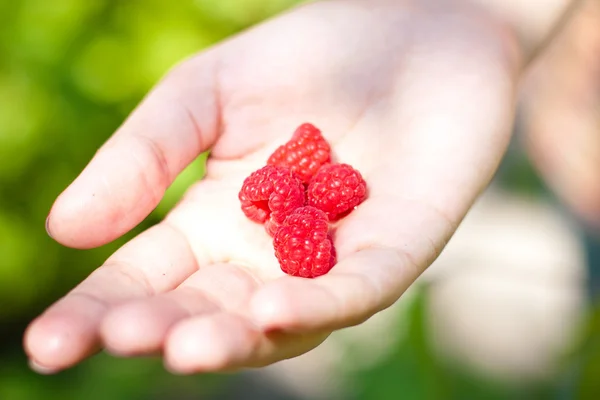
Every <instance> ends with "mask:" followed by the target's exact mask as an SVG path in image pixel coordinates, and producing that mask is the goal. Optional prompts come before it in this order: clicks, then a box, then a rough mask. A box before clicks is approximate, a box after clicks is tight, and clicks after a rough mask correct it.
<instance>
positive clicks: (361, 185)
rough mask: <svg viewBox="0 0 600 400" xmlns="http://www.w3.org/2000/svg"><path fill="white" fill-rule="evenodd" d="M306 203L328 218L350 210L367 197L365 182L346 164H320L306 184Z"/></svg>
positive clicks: (331, 218)
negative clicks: (322, 212)
mask: <svg viewBox="0 0 600 400" xmlns="http://www.w3.org/2000/svg"><path fill="white" fill-rule="evenodd" d="M307 195H308V205H309V206H312V207H316V208H318V209H319V210H322V211H324V212H325V213H326V214H327V217H329V219H330V220H335V219H337V218H339V217H340V216H342V215H343V214H344V213H347V212H350V211H351V210H352V209H353V208H354V207H356V206H357V205H359V204H360V203H362V202H363V200H364V199H365V198H366V197H367V183H366V182H365V180H364V179H363V177H362V175H361V174H360V172H358V171H357V170H355V169H354V168H352V167H351V166H350V165H348V164H327V165H324V166H322V167H321V168H320V169H319V171H318V172H317V174H316V175H315V176H314V177H313V179H312V180H311V181H310V184H309V185H308V193H307Z"/></svg>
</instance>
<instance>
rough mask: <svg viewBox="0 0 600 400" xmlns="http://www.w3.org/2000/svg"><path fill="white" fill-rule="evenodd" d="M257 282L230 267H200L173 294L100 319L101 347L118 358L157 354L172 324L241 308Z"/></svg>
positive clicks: (132, 304) (128, 306)
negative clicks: (119, 356) (120, 356)
mask: <svg viewBox="0 0 600 400" xmlns="http://www.w3.org/2000/svg"><path fill="white" fill-rule="evenodd" d="M257 285H258V282H257V281H256V279H255V278H253V277H252V276H251V275H250V274H249V273H248V272H246V271H244V270H243V269H242V268H240V267H238V266H235V265H231V264H214V265H209V266H206V267H204V266H203V267H202V269H200V270H199V271H198V272H196V273H194V274H193V275H192V276H190V277H189V278H188V279H187V280H186V281H185V282H183V283H182V284H181V285H180V286H179V287H178V288H177V289H176V290H174V291H172V292H168V293H164V294H161V295H157V296H154V297H152V298H144V299H140V300H137V301H132V302H129V303H126V304H124V305H121V306H118V307H115V308H114V309H113V310H112V311H110V312H109V313H108V314H107V315H106V317H105V318H104V320H103V322H102V326H101V329H100V331H101V337H102V340H103V343H104V346H105V347H106V348H107V349H108V350H109V351H110V352H112V353H114V354H118V355H122V356H132V355H142V354H152V353H155V352H158V351H159V350H160V349H161V348H162V345H163V342H164V340H165V337H166V335H167V333H168V331H169V329H170V328H171V327H173V326H174V325H175V324H176V323H178V322H180V321H182V320H184V319H187V318H190V317H197V316H200V315H208V314H212V313H215V312H217V311H219V310H232V309H238V308H241V307H242V306H243V305H244V304H246V303H247V302H248V299H249V298H250V295H251V294H252V293H253V292H254V290H255V289H256V287H257Z"/></svg>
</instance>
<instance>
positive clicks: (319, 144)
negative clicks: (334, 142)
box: [267, 123, 331, 183]
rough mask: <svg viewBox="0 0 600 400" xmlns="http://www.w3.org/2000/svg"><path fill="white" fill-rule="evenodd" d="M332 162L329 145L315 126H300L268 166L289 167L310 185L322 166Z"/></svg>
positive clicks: (306, 124)
mask: <svg viewBox="0 0 600 400" xmlns="http://www.w3.org/2000/svg"><path fill="white" fill-rule="evenodd" d="M330 161H331V148H330V147H329V143H327V140H325V138H324V137H323V135H322V134H321V131H320V130H319V129H317V128H316V127H315V126H314V125H312V124H309V123H305V124H302V125H300V126H299V127H298V128H297V129H296V131H295V132H294V135H293V136H292V139H290V141H288V142H287V143H286V144H284V145H282V146H279V148H278V149H277V150H275V152H274V153H273V154H271V156H270V157H269V160H268V161H267V164H269V165H279V166H283V167H289V168H291V169H292V171H294V172H295V173H296V174H298V176H299V177H300V179H302V182H304V183H308V182H309V181H310V178H312V177H313V176H314V175H315V173H316V172H317V171H318V170H319V168H320V167H321V165H323V164H326V163H328V162H330Z"/></svg>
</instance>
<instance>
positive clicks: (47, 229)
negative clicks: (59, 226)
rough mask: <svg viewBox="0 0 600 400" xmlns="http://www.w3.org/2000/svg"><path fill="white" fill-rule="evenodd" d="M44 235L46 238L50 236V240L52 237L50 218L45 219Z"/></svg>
mask: <svg viewBox="0 0 600 400" xmlns="http://www.w3.org/2000/svg"><path fill="white" fill-rule="evenodd" d="M46 233H47V234H48V236H50V237H51V238H53V237H52V233H50V216H48V217H47V218H46ZM53 239H54V238H53Z"/></svg>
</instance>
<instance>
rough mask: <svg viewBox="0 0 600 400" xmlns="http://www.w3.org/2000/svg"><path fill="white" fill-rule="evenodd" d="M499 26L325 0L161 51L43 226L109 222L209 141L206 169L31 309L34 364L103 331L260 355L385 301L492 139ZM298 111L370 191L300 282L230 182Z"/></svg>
mask: <svg viewBox="0 0 600 400" xmlns="http://www.w3.org/2000/svg"><path fill="white" fill-rule="evenodd" d="M423 4H426V2H423ZM502 29H503V28H500V25H498V24H496V23H495V21H494V20H492V19H491V18H488V17H487V16H486V15H484V14H482V13H480V12H479V11H475V10H471V9H468V8H464V9H458V8H455V9H451V10H449V9H445V8H444V7H437V8H435V7H434V8H431V7H429V8H428V7H426V6H425V5H423V6H417V5H415V4H411V3H409V2H406V3H403V2H392V1H390V2H388V1H380V2H379V3H376V2H368V3H367V2H360V1H325V2H318V3H312V4H310V5H306V6H303V7H301V8H298V9H296V10H294V11H293V12H291V13H288V14H286V15H284V16H282V17H280V18H278V19H274V20H272V21H269V22H267V23H265V24H263V25H261V26H259V27H257V28H255V29H253V30H251V31H249V32H246V33H244V34H242V35H240V36H238V37H236V38H233V39H232V40H230V41H227V42H225V43H223V44H220V45H218V46H217V47H215V48H212V49H209V50H208V51H206V52H204V53H202V54H200V55H198V56H196V57H194V58H192V59H190V60H188V61H186V62H184V63H183V64H181V65H180V66H178V67H176V68H175V69H174V70H173V71H172V72H171V73H170V74H169V75H168V76H167V77H166V78H165V79H164V80H163V81H162V82H160V83H159V84H158V85H157V87H156V88H155V89H154V90H153V91H152V93H150V95H149V96H148V97H147V98H146V99H145V100H144V101H143V102H142V104H141V105H140V106H139V107H138V108H137V109H136V111H134V113H133V114H132V115H131V117H130V118H129V119H128V120H127V121H126V122H125V124H124V125H123V126H122V127H121V128H120V129H119V130H118V132H117V133H116V134H115V135H114V136H113V137H112V138H111V139H110V140H109V141H108V142H107V143H106V144H105V145H104V146H103V148H102V149H101V150H100V151H99V152H98V153H97V154H96V156H95V157H94V158H93V160H92V161H91V163H90V164H89V165H88V166H87V168H86V169H85V170H84V171H83V173H82V174H81V175H80V176H79V177H78V178H77V179H76V180H75V181H74V182H73V184H72V185H71V186H70V187H69V188H67V189H66V191H65V192H64V193H63V194H62V195H61V196H60V197H59V198H58V199H57V201H56V203H55V204H54V206H53V208H52V211H51V213H50V216H49V220H48V228H49V232H50V233H51V235H52V236H53V237H54V238H55V239H56V240H57V241H59V242H60V243H62V244H64V245H67V246H72V247H78V248H91V247H94V246H98V245H102V244H104V243H107V242H109V241H111V240H113V239H115V238H117V237H119V236H120V235H122V234H123V233H125V232H127V231H128V230H129V229H131V228H132V227H133V226H135V225H136V224H137V223H139V222H140V221H141V220H142V219H143V218H144V217H145V216H147V215H148V214H149V213H150V212H151V210H152V209H153V208H154V207H155V206H156V205H157V203H158V202H159V201H160V199H161V196H162V195H163V193H164V191H165V189H166V188H167V187H168V185H169V184H170V183H171V182H172V181H173V179H174V178H175V177H176V176H177V174H178V173H179V172H180V171H181V170H182V169H183V168H184V167H185V166H186V165H187V164H188V163H189V162H191V161H192V160H193V159H194V158H195V157H196V156H197V155H198V154H199V153H201V152H203V151H205V150H207V149H209V148H210V149H212V150H211V157H210V159H209V161H208V165H207V175H206V178H205V179H203V180H202V181H200V182H198V183H197V184H195V186H193V187H192V188H191V189H190V190H189V192H188V193H187V195H186V196H185V198H184V199H182V201H181V202H180V204H179V205H178V206H177V207H176V208H175V209H174V210H173V211H172V212H171V213H170V214H169V215H168V216H167V217H166V219H165V220H164V221H163V222H161V223H160V224H158V225H157V226H154V227H152V228H151V229H149V230H148V231H146V232H144V233H142V234H141V235H140V236H138V237H136V238H135V239H133V240H132V241H131V242H129V243H128V244H126V245H125V246H124V247H123V248H121V249H120V250H119V251H117V252H116V253H115V254H114V255H113V256H112V257H110V258H109V259H108V260H107V261H106V263H105V264H104V265H103V266H101V267H100V268H98V269H97V270H96V271H95V272H93V273H92V274H91V275H90V276H89V277H88V278H87V279H86V280H85V281H83V282H82V283H81V284H80V285H79V286H78V287H77V288H75V289H74V290H73V291H71V292H70V293H69V294H67V295H66V296H65V297H64V298H62V299H61V300H60V301H58V302H57V303H56V304H54V305H53V306H52V307H50V308H49V309H48V310H47V311H46V312H45V313H44V314H43V315H42V316H40V317H39V318H38V319H36V320H35V321H34V322H33V323H32V324H31V326H30V327H29V329H28V331H27V333H26V337H25V347H26V350H27V353H28V354H29V357H30V358H31V360H32V362H33V363H34V364H35V365H36V366H37V367H38V368H39V369H43V370H45V371H48V372H53V371H58V370H61V369H64V368H67V367H69V366H72V365H74V364H75V363H77V362H79V361H81V360H82V359H84V358H85V357H87V356H89V355H91V354H92V353H93V352H95V351H97V350H98V349H99V348H102V347H104V348H106V349H107V350H108V351H110V352H111V353H114V354H117V355H122V356H135V355H144V354H153V353H161V354H162V355H163V356H164V359H165V363H166V366H167V367H168V368H169V369H170V370H172V371H176V372H179V373H193V372H201V371H219V370H231V369H236V368H240V367H253V366H260V365H265V364H269V363H272V362H275V361H278V360H281V359H285V358H289V357H293V356H296V355H299V354H302V353H304V352H306V351H308V350H310V349H312V348H314V347H315V346H317V345H318V344H320V343H321V342H322V341H323V340H324V339H325V338H326V337H327V336H328V335H329V334H330V333H331V332H332V331H333V330H336V329H340V328H343V327H347V326H351V325H355V324H359V323H361V322H362V321H364V320H366V319H368V318H369V317H370V316H372V315H373V314H374V313H376V312H378V311H380V310H382V309H384V308H386V307H388V306H389V305H391V304H392V303H393V302H395V301H396V300H397V299H398V298H399V297H400V295H401V294H402V293H403V292H404V291H405V290H406V288H407V287H408V286H409V285H410V284H411V283H412V282H413V281H414V280H415V279H416V278H417V277H418V276H419V274H421V273H422V272H423V271H424V270H425V269H426V268H427V266H428V265H429V264H430V263H431V262H432V261H433V260H434V259H435V257H436V256H437V255H438V254H439V253H440V251H441V250H442V249H443V247H444V245H445V243H446V242H447V241H448V240H449V239H450V237H451V235H452V234H453V232H454V231H455V229H456V228H457V226H458V224H459V222H460V221H461V219H462V218H463V217H464V215H465V213H466V212H467V211H468V209H469V207H470V206H471V204H472V203H473V201H474V200H475V199H476V197H477V195H478V194H479V193H480V192H481V191H482V190H483V189H484V188H485V186H486V185H487V183H488V182H489V181H490V179H491V177H492V175H493V174H494V171H495V170H496V168H497V165H498V163H499V161H500V159H501V157H502V155H503V153H504V151H505V148H506V146H507V143H508V141H509V136H510V127H511V123H512V115H513V100H514V97H515V87H516V81H517V77H518V70H519V68H520V66H519V61H518V59H517V57H516V56H515V54H516V53H515V52H514V51H513V42H512V39H511V36H510V35H509V34H507V32H505V31H503V30H502ZM306 121H309V122H312V123H314V124H316V125H317V126H318V127H320V128H321V129H322V130H323V132H324V134H325V136H326V137H327V139H328V140H329V141H330V142H331V143H332V147H333V149H334V152H335V154H336V157H338V159H340V160H343V161H344V162H347V163H350V164H352V165H353V166H355V167H356V168H358V169H359V170H360V171H361V172H362V173H363V175H364V176H365V178H366V180H367V183H368V185H369V191H370V197H369V198H368V199H367V200H366V201H365V202H364V203H363V204H362V205H361V206H360V207H359V208H358V209H357V210H355V211H353V212H352V213H351V214H350V216H348V217H347V218H346V219H344V220H343V222H342V223H341V224H340V225H339V228H338V229H337V231H336V233H335V245H336V247H337V250H338V260H339V262H338V264H337V265H336V266H335V267H334V268H333V270H332V271H331V272H330V273H329V274H327V275H325V276H322V277H319V278H317V279H314V280H310V279H302V278H293V277H289V276H284V274H283V273H282V272H281V271H280V269H279V266H278V264H277V261H276V259H275V257H274V255H273V250H272V244H271V239H270V238H269V237H268V236H267V234H266V233H265V232H264V229H263V227H262V226H259V225H257V224H254V223H252V222H250V221H249V220H247V219H246V218H245V217H244V215H243V214H242V212H241V210H240V207H239V202H238V199H237V192H238V190H239V188H240V187H241V183H242V180H243V178H244V177H246V176H247V175H248V174H250V173H251V172H252V171H254V170H255V169H257V168H259V167H260V166H262V165H264V163H265V161H266V159H267V157H268V155H269V154H270V152H271V151H272V150H273V149H275V148H276V147H277V146H278V145H279V144H281V143H283V142H285V141H286V140H287V139H288V138H289V137H290V135H291V133H292V132H293V130H294V128H295V127H296V126H297V125H299V124H300V123H302V122H306Z"/></svg>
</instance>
